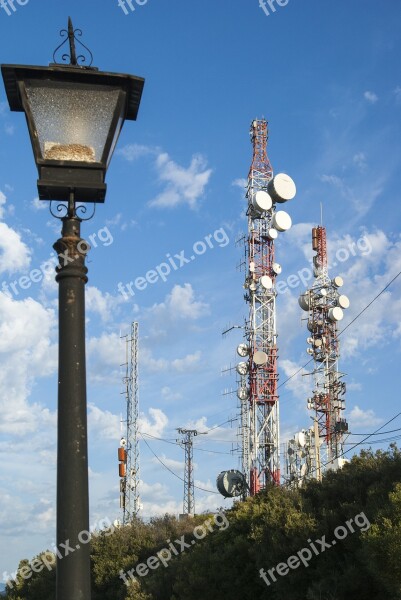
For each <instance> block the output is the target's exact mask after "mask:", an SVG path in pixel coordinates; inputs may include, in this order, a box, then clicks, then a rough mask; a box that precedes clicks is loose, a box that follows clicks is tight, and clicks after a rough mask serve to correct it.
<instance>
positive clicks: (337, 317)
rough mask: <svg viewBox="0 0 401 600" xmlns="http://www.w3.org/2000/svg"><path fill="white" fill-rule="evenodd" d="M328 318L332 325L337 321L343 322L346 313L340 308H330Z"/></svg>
mask: <svg viewBox="0 0 401 600" xmlns="http://www.w3.org/2000/svg"><path fill="white" fill-rule="evenodd" d="M328 316H329V320H330V321H331V322H332V323H335V322H336V321H341V319H342V318H343V317H344V313H343V311H342V309H341V308H340V307H339V306H335V307H334V308H330V310H329V315H328Z"/></svg>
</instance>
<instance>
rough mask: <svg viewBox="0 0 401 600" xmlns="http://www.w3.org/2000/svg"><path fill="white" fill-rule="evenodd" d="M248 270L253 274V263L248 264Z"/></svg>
mask: <svg viewBox="0 0 401 600" xmlns="http://www.w3.org/2000/svg"><path fill="white" fill-rule="evenodd" d="M249 270H250V272H251V273H253V272H254V271H255V263H254V262H250V263H249Z"/></svg>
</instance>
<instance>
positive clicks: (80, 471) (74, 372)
mask: <svg viewBox="0 0 401 600" xmlns="http://www.w3.org/2000/svg"><path fill="white" fill-rule="evenodd" d="M61 35H62V36H64V37H65V39H64V41H63V42H62V44H60V46H59V47H58V48H57V50H56V51H55V54H56V52H57V51H58V50H60V49H61V48H62V46H63V44H65V43H67V42H68V43H69V50H70V52H69V55H67V54H63V55H62V60H63V61H66V60H67V59H68V58H69V64H68V65H65V64H58V63H57V62H56V57H55V54H54V55H53V58H54V61H55V62H54V63H52V64H50V65H49V66H48V67H34V66H27V65H2V67H1V70H2V75H3V80H4V85H5V89H6V94H7V98H8V102H9V105H10V109H11V110H12V111H19V112H24V113H25V116H26V120H27V124H28V129H29V134H30V138H31V143H32V148H33V153H34V157H35V162H36V165H37V168H38V172H39V179H38V191H39V198H40V199H41V200H49V201H53V200H59V201H66V202H67V204H66V205H65V204H64V205H63V204H59V205H58V206H57V212H58V215H57V214H56V213H55V212H53V210H52V207H51V206H52V205H51V204H50V210H51V212H52V214H53V215H54V216H56V217H57V218H60V219H61V221H62V234H61V238H60V239H59V240H57V242H56V243H55V244H54V246H53V247H54V249H55V250H56V252H57V254H58V257H59V265H58V266H57V268H56V271H57V275H56V281H57V282H58V284H59V379H58V441H57V548H58V554H57V596H56V597H57V600H89V599H90V594H91V591H90V548H89V544H88V543H87V541H88V539H87V537H88V535H89V534H88V535H86V533H87V532H89V495H88V452H87V406H86V359H85V284H86V282H87V280H88V278H87V272H88V270H87V268H86V266H85V257H86V254H87V253H88V251H89V245H88V244H87V243H86V242H85V240H83V239H81V237H80V225H81V222H82V220H87V219H84V218H83V217H82V216H81V217H80V216H78V214H77V213H78V212H79V211H80V213H83V214H84V213H85V212H86V206H83V205H81V204H80V205H78V206H77V202H79V203H82V202H85V203H86V202H90V203H98V202H104V199H105V194H106V184H105V175H106V171H107V167H108V165H109V163H110V159H111V156H112V154H113V151H114V148H115V145H116V142H117V139H118V136H119V134H120V131H121V129H122V126H123V124H124V121H125V120H126V119H128V120H136V117H137V114H138V109H139V104H140V101H141V95H142V90H143V86H144V80H143V79H142V78H140V77H134V76H131V75H123V74H117V73H105V72H102V71H99V70H98V69H97V68H95V67H91V66H89V67H86V66H82V62H84V61H85V60H86V59H85V57H84V56H82V55H80V56H78V57H77V54H76V45H75V43H76V42H79V43H80V44H81V42H80V41H79V40H78V37H79V36H81V35H82V32H81V30H79V29H75V30H74V28H73V26H72V22H71V19H69V20H68V29H64V30H62V31H61ZM77 36H78V37H77ZM81 45H82V46H83V44H81ZM83 47H84V48H85V49H86V50H88V49H87V48H86V47H85V46H83ZM61 52H62V50H61ZM88 52H89V54H90V56H91V53H90V51H89V50H88ZM79 63H81V64H79ZM63 209H64V215H63V216H60V214H61V212H62V211H63ZM85 542H86V543H85Z"/></svg>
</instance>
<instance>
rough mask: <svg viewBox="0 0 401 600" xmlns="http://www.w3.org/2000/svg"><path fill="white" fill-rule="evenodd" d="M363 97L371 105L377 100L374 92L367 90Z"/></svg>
mask: <svg viewBox="0 0 401 600" xmlns="http://www.w3.org/2000/svg"><path fill="white" fill-rule="evenodd" d="M363 97H364V98H365V100H367V101H368V102H370V103H371V104H375V103H376V102H377V101H378V99H379V98H378V96H377V95H376V94H375V93H374V92H370V91H369V90H368V91H366V92H365V93H364V95H363Z"/></svg>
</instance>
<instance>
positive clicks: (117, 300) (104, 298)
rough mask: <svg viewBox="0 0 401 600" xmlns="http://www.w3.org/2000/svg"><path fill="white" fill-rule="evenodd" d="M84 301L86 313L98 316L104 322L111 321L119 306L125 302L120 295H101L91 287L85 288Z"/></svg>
mask: <svg viewBox="0 0 401 600" xmlns="http://www.w3.org/2000/svg"><path fill="white" fill-rule="evenodd" d="M85 299H86V308H87V311H88V312H93V313H96V314H98V315H99V316H100V318H101V319H102V321H104V322H106V321H111V320H113V319H114V318H115V316H116V311H117V309H118V307H119V305H120V304H123V303H124V302H125V301H126V300H125V299H124V297H123V296H122V295H121V294H119V295H118V296H113V295H111V294H109V293H108V292H106V293H102V292H101V291H100V290H99V289H98V288H97V287H95V286H91V285H89V286H87V288H86V296H85Z"/></svg>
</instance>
